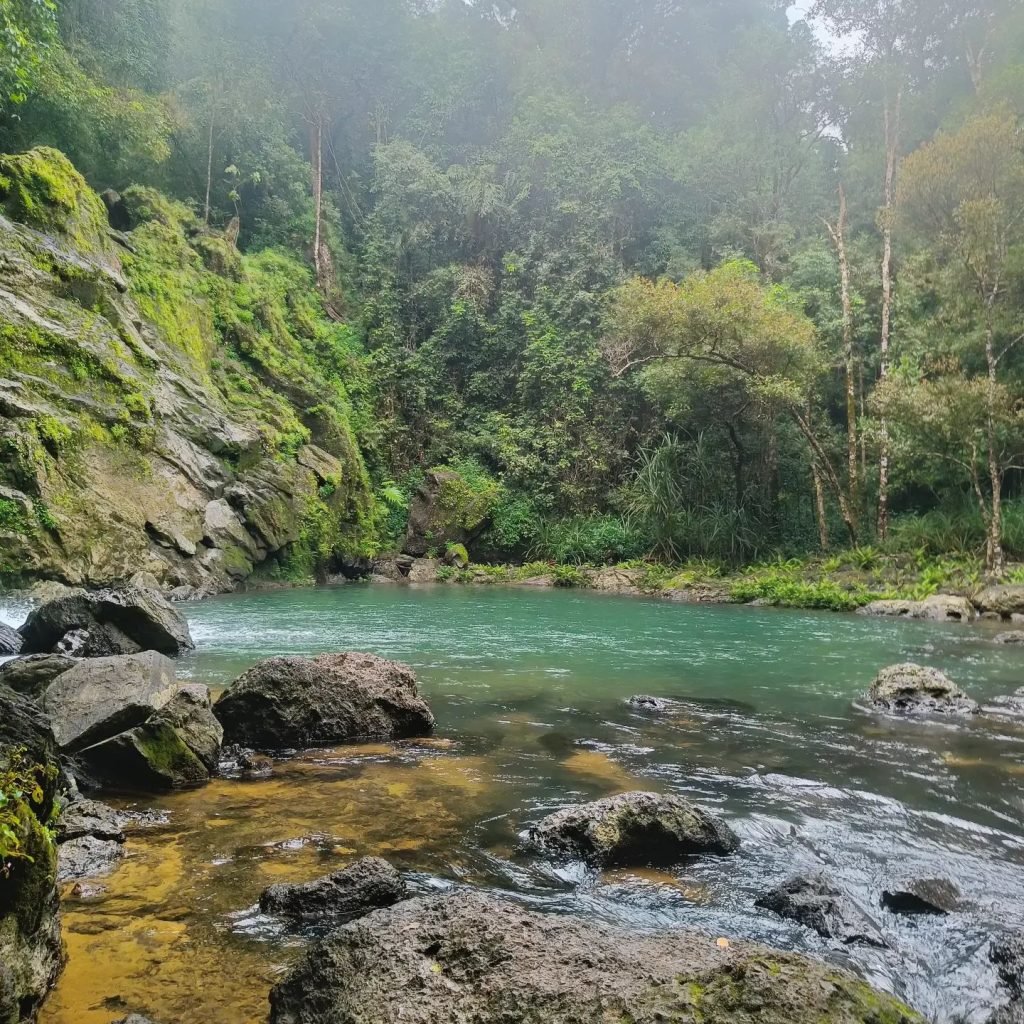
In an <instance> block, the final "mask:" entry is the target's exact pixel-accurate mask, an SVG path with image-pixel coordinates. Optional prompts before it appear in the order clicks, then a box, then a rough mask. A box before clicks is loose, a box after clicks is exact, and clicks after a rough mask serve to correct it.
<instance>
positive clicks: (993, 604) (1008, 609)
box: [974, 583, 1024, 619]
mask: <svg viewBox="0 0 1024 1024" xmlns="http://www.w3.org/2000/svg"><path fill="white" fill-rule="evenodd" d="M974 604H975V606H976V607H977V608H978V609H979V610H980V611H982V612H983V613H986V614H990V615H998V616H999V617H1000V618H1002V619H1009V618H1012V617H1013V616H1014V615H1019V614H1021V613H1024V586H1022V585H1021V584H1019V583H1016V584H1000V585H995V586H991V587H986V588H985V589H984V590H982V591H981V592H980V593H978V594H976V595H975V597H974Z"/></svg>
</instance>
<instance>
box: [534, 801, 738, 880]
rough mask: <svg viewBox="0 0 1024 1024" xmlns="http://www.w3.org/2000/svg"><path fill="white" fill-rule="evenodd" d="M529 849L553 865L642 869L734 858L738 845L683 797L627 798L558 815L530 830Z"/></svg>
mask: <svg viewBox="0 0 1024 1024" xmlns="http://www.w3.org/2000/svg"><path fill="white" fill-rule="evenodd" d="M527 845H528V846H529V847H531V848H533V849H534V850H536V851H537V852H539V853H541V854H543V855H544V856H546V857H549V858H551V859H553V860H582V861H586V862H587V863H589V864H592V865H594V866H597V867H634V866H636V867H639V866H644V865H668V864H674V863H677V862H678V861H680V860H682V859H684V858H685V857H689V856H693V855H695V854H702V853H714V854H726V853H732V852H733V851H734V850H736V849H737V848H738V846H739V840H738V839H737V838H736V835H735V833H734V832H733V831H732V829H731V828H729V826H728V825H726V824H725V822H723V821H722V820H721V819H719V818H716V817H715V816H714V815H712V814H709V813H708V812H707V811H705V810H704V809H703V808H701V807H698V806H696V805H695V804H692V803H690V801H688V800H684V799H683V798H682V797H677V796H664V795H662V794H660V793H624V794H622V795H620V796H613V797H607V798H606V799H604V800H597V801H595V802H594V803H589V804H581V805H580V806H577V807H567V808H565V809H564V810H561V811H556V812H555V813H554V814H551V815H549V816H548V817H546V818H545V819H544V820H543V821H541V822H540V823H539V824H538V825H535V826H534V827H533V828H531V829H530V831H529V834H528V839H527Z"/></svg>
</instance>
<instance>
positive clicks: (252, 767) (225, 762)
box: [217, 744, 274, 775]
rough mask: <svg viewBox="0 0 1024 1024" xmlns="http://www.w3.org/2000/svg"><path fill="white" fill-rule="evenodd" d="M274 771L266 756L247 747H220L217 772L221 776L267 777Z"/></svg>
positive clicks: (270, 759)
mask: <svg viewBox="0 0 1024 1024" xmlns="http://www.w3.org/2000/svg"><path fill="white" fill-rule="evenodd" d="M273 770H274V760H273V758H271V757H268V756H267V755H266V754H259V753H257V752H256V751H255V750H249V749H248V748H247V747H240V746H238V744H230V745H229V746H226V747H221V750H220V762H219V763H218V765H217V771H218V772H219V773H220V774H221V775H269V774H270V773H271V772H272V771H273Z"/></svg>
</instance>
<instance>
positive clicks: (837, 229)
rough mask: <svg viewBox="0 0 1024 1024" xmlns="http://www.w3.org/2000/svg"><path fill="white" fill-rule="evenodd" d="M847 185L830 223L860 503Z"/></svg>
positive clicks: (853, 486)
mask: <svg viewBox="0 0 1024 1024" xmlns="http://www.w3.org/2000/svg"><path fill="white" fill-rule="evenodd" d="M846 221H847V206H846V189H845V188H844V187H843V185H842V184H840V185H839V220H838V221H837V222H836V225H835V226H834V227H833V226H832V225H831V224H827V225H826V226H827V227H828V231H829V234H830V235H831V236H832V243H833V245H834V246H835V249H836V255H837V257H838V258H839V283H840V295H841V299H842V304H843V363H844V366H845V373H846V444H847V461H848V462H849V466H848V468H847V474H848V476H849V487H850V503H851V504H852V505H853V506H854V507H855V508H856V507H857V496H858V492H859V490H860V481H859V472H858V466H857V364H856V352H855V349H854V343H853V297H852V295H851V289H850V259H849V255H848V254H847V251H846Z"/></svg>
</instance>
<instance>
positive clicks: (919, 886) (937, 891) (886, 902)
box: [882, 878, 960, 917]
mask: <svg viewBox="0 0 1024 1024" xmlns="http://www.w3.org/2000/svg"><path fill="white" fill-rule="evenodd" d="M882 906H883V907H885V908H886V910H891V911H892V912H893V913H894V914H906V915H909V916H913V915H916V914H932V915H935V916H939V917H942V916H945V915H946V914H950V913H952V912H953V911H954V910H956V909H957V908H958V907H959V906H960V891H959V890H958V889H957V887H956V886H955V885H953V883H952V882H948V881H946V879H944V878H915V879H913V880H912V881H909V882H907V883H906V884H905V885H902V886H899V887H896V888H892V889H886V890H885V891H884V892H883V893H882Z"/></svg>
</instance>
